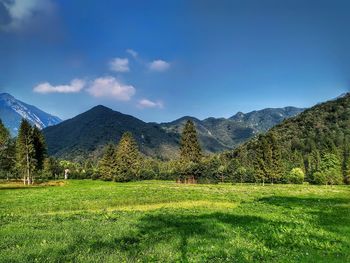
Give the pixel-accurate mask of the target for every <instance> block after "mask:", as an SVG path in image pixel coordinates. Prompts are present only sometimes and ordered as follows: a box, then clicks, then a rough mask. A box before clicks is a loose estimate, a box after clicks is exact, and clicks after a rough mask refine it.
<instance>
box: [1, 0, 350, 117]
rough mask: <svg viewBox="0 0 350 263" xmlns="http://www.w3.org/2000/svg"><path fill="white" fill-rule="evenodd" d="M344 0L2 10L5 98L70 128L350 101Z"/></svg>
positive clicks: (8, 0)
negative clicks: (91, 121)
mask: <svg viewBox="0 0 350 263" xmlns="http://www.w3.org/2000/svg"><path fill="white" fill-rule="evenodd" d="M349 10H350V1H348V0H344V1H343V0H328V1H324V0H283V1H280V0H264V1H261V0H245V1H242V0H228V1H225V0H212V1H207V0H198V1H191V0H183V1H182V0H176V1H175V0H174V1H171V0H162V1H141V0H140V1H133V0H128V1H113V0H104V1H98V0H95V1H94V0H81V1H79V0H74V1H72V0H0V92H8V93H10V94H12V95H13V96H15V97H16V98H18V99H20V100H22V101H24V102H26V103H29V104H32V105H35V106H37V107H38V108H40V109H42V110H44V111H47V112H49V113H51V114H54V115H57V116H59V117H61V118H62V119H68V118H72V117H74V116H75V115H77V114H80V113H82V112H84V111H86V110H88V109H90V108H91V107H93V106H96V105H100V104H102V105H105V106H107V107H110V108H112V109H114V110H117V111H120V112H122V113H126V114H130V115H133V116H135V117H138V118H140V119H142V120H144V121H155V122H166V121H171V120H174V119H177V118H179V117H182V116H188V115H190V116H194V117H197V118H200V119H204V118H207V117H230V116H232V115H234V114H235V113H236V112H238V111H242V112H249V111H252V110H259V109H262V108H266V107H284V106H296V107H310V106H312V105H314V104H316V103H319V102H322V101H325V100H328V99H332V98H335V97H337V96H338V95H340V94H342V93H344V92H348V91H349V85H350V48H349V47H350V16H349Z"/></svg>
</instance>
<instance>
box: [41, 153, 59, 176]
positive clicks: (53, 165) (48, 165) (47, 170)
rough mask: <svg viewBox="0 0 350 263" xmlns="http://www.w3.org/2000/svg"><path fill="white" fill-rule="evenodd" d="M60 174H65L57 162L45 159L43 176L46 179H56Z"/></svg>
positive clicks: (53, 159) (50, 158)
mask: <svg viewBox="0 0 350 263" xmlns="http://www.w3.org/2000/svg"><path fill="white" fill-rule="evenodd" d="M60 173H63V171H62V170H61V168H60V165H59V163H58V162H57V160H56V159H55V158H53V157H48V158H45V160H44V162H43V175H44V176H45V178H47V179H56V178H58V176H59V174H60Z"/></svg>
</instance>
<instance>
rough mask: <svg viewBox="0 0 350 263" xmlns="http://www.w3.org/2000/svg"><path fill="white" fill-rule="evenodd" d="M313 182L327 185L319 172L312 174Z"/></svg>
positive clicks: (322, 174)
mask: <svg viewBox="0 0 350 263" xmlns="http://www.w3.org/2000/svg"><path fill="white" fill-rule="evenodd" d="M313 179H314V180H313V181H314V183H315V184H327V178H326V175H325V174H324V173H321V172H315V173H314V174H313Z"/></svg>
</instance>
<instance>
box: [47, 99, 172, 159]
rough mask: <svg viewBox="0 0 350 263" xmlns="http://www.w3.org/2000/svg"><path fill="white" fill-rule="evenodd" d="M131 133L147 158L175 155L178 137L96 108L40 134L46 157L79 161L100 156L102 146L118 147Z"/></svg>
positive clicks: (108, 110)
mask: <svg viewBox="0 0 350 263" xmlns="http://www.w3.org/2000/svg"><path fill="white" fill-rule="evenodd" d="M127 131H129V132H131V133H132V134H133V136H134V138H135V140H136V141H137V143H138V145H139V148H140V150H141V151H142V152H143V153H144V154H146V155H150V156H155V157H165V158H170V157H172V156H173V155H174V153H176V149H177V145H178V141H179V136H178V135H177V134H173V133H166V132H165V131H164V130H162V129H161V128H160V127H159V125H157V124H154V123H146V122H143V121H141V120H139V119H137V118H135V117H133V116H130V115H126V114H122V113H120V112H117V111H113V110H111V109H109V108H107V107H105V106H102V105H99V106H96V107H93V108H92V109H90V110H88V111H86V112H84V113H82V114H80V115H78V116H76V117H74V118H72V119H69V120H66V121H63V122H61V123H60V124H58V125H55V126H51V127H48V128H45V129H44V130H43V133H44V136H45V138H46V142H47V145H48V151H49V154H51V155H55V156H57V157H61V158H66V159H74V160H77V161H79V160H81V159H82V158H85V157H87V156H92V157H93V156H99V155H100V154H101V150H102V148H103V146H104V145H106V144H108V143H117V142H118V141H119V140H120V138H121V136H122V135H123V133H124V132H127Z"/></svg>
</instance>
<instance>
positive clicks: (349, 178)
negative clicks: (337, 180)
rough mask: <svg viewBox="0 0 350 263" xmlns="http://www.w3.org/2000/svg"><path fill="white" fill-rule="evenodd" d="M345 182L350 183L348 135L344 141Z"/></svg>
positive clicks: (349, 142) (349, 145)
mask: <svg viewBox="0 0 350 263" xmlns="http://www.w3.org/2000/svg"><path fill="white" fill-rule="evenodd" d="M342 171H343V177H344V183H346V184H350V141H349V138H348V137H345V138H344V143H343V165H342Z"/></svg>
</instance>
